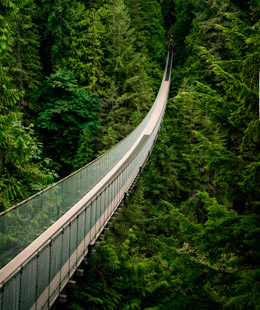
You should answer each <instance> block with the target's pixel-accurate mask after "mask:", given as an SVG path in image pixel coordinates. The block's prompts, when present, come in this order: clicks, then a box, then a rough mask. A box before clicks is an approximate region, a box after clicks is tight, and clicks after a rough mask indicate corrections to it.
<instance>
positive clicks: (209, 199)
mask: <svg viewBox="0 0 260 310" xmlns="http://www.w3.org/2000/svg"><path fill="white" fill-rule="evenodd" d="M170 35H173V41H174V63H173V72H172V83H171V93H170V98H169V102H168V107H167V111H166V114H165V118H164V122H163V126H162V129H161V132H160V135H159V138H158V140H157V143H156V145H155V148H154V150H153V153H152V155H151V157H150V159H149V161H148V164H147V166H146V168H145V170H144V172H143V174H142V176H141V178H140V180H139V182H138V183H137V186H136V188H135V191H134V193H133V194H132V195H131V197H130V199H129V200H128V201H127V205H126V207H125V208H124V209H123V212H122V213H121V214H120V216H119V218H118V221H117V222H116V223H115V225H114V227H113V229H112V232H111V233H110V234H109V235H108V237H107V239H106V240H105V241H103V242H102V246H101V247H100V248H98V251H97V254H96V255H95V256H93V257H92V260H91V264H90V266H89V267H88V269H87V271H86V272H85V276H84V279H83V280H82V281H81V285H80V286H77V288H76V289H74V290H72V291H71V293H70V294H69V299H70V302H69V304H67V309H74V310H75V309H77V310H81V309H93V310H96V309H120V310H123V309H124V310H135V309H146V310H160V309H162V310H172V309H200V310H201V309H260V294H259V291H260V243H259V240H260V224H259V223H260V210H259V208H260V155H259V151H260V139H259V138H260V122H259V108H258V100H259V98H258V79H259V68H260V2H259V0H250V1H243V0H207V1H206V0H185V1H184V0H183V1H182V0H161V1H156V0H88V1H83V0H82V1H80V0H70V1H69V0H20V1H18V0H17V1H14V0H11V1H7V0H0V210H5V209H7V208H8V207H10V206H12V205H14V204H15V203H17V202H19V201H21V200H23V199H25V198H27V197H29V196H31V195H33V194H34V193H36V192H38V191H39V190H41V189H44V188H45V187H47V186H48V185H50V184H52V183H53V182H54V181H56V180H58V179H60V178H62V177H64V176H66V175H68V174H69V173H71V172H73V171H75V170H77V169H78V168H80V167H82V166H83V165H85V164H86V163H88V162H90V161H91V160H93V159H95V158H96V157H97V156H99V155H100V154H102V153H103V152H105V151H106V150H108V149H109V148H111V147H112V146H113V145H115V144H116V143H117V142H118V141H120V140H121V139H122V138H124V137H125V136H126V135H127V134H128V133H129V132H131V130H132V129H134V128H135V127H136V125H137V124H138V123H139V122H140V121H141V120H142V118H143V117H144V116H145V115H146V113H147V111H148V110H149V108H150V107H151V105H152V103H153V100H154V99H155V95H156V93H157V91H158V87H159V85H160V81H161V78H162V73H163V67H164V64H165V60H166V52H167V51H166V47H167V41H168V40H169V38H170ZM258 175H259V176H258Z"/></svg>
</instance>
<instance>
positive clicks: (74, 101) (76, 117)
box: [37, 69, 99, 175]
mask: <svg viewBox="0 0 260 310" xmlns="http://www.w3.org/2000/svg"><path fill="white" fill-rule="evenodd" d="M98 110H99V105H98V97H97V96H96V95H94V94H90V93H87V92H86V91H85V90H84V89H82V88H81V87H80V86H79V85H78V83H77V81H76V80H75V78H74V76H73V75H72V73H71V72H70V71H69V70H67V69H60V70H59V71H57V72H56V73H54V74H51V75H50V77H47V78H46V81H45V84H44V86H43V88H42V93H41V96H40V102H39V110H38V115H39V116H38V120H37V124H38V126H39V128H40V129H41V134H42V135H43V136H44V140H45V143H46V144H45V152H46V153H47V155H48V156H50V157H51V158H53V159H54V160H55V161H56V163H62V165H63V166H62V168H63V170H62V171H61V173H62V175H66V174H67V173H68V172H71V169H72V168H73V165H74V164H75V165H76V163H75V159H74V158H75V157H76V154H77V151H78V147H79V142H80V139H81V137H82V135H83V133H84V131H85V130H86V132H88V133H89V134H90V135H95V133H96V130H97V111H98Z"/></svg>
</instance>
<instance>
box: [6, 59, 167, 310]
mask: <svg viewBox="0 0 260 310" xmlns="http://www.w3.org/2000/svg"><path fill="white" fill-rule="evenodd" d="M167 61H168V62H169V61H171V57H169V55H168V58H167ZM166 68H167V65H166ZM165 75H166V72H165V73H164V77H165ZM163 83H164V80H163V82H162V84H163ZM161 88H162V86H161ZM159 96H160V91H159V93H158V96H157V98H159ZM167 96H168V92H167ZM167 96H166V97H165V98H164V99H163V100H164V108H163V109H162V110H161V111H160V115H159V119H158V121H157V123H156V126H155V128H154V130H153V131H152V134H151V135H149V137H147V139H146V140H144V143H143V144H142V143H141V144H140V147H139V148H137V150H136V151H135V152H134V153H133V154H132V156H131V158H130V160H128V161H127V163H126V164H123V165H122V166H121V168H120V169H118V172H117V173H116V174H115V175H113V177H111V179H110V180H108V182H106V183H105V185H104V186H103V188H102V190H100V191H99V192H97V193H96V194H95V195H94V196H93V197H92V198H91V199H90V200H89V201H88V202H87V203H85V204H83V205H82V207H80V208H79V210H78V212H77V213H76V214H74V215H73V216H72V217H71V218H70V219H69V220H68V221H66V222H65V224H64V225H63V226H62V227H60V229H58V230H57V231H56V232H55V233H54V234H53V235H52V236H51V237H50V238H48V240H45V242H43V243H42V244H40V247H39V248H38V249H37V251H34V252H33V253H31V254H30V256H29V258H28V259H27V260H25V261H23V263H22V265H20V266H17V267H18V268H17V269H15V270H14V272H13V273H12V274H10V275H9V276H8V277H7V278H6V279H5V281H3V282H2V283H1V284H0V309H2V310H12V309H13V310H17V309H21V310H24V309H49V308H50V307H51V305H52V304H53V302H54V301H55V299H56V298H57V296H58V295H59V293H60V292H61V291H62V289H63V288H64V286H65V285H66V283H67V282H68V280H69V279H70V278H71V276H72V275H73V273H74V272H75V270H76V269H77V267H78V266H79V264H80V263H81V262H82V260H83V258H84V257H85V256H86V254H87V253H88V245H89V244H90V243H91V242H93V240H95V239H96V238H97V236H98V235H99V234H100V232H101V231H102V230H103V228H104V227H105V225H106V224H107V222H108V221H109V219H110V217H111V216H112V215H113V213H114V211H115V210H116V208H117V207H118V205H119V204H120V202H121V201H122V199H123V197H124V193H126V192H127V190H128V189H129V187H130V186H131V184H132V182H133V181H134V179H135V178H136V176H137V175H138V173H139V170H140V167H142V166H143V164H144V162H145V160H146V158H147V157H148V154H149V152H150V150H151V148H152V145H153V143H154V141H155V138H156V136H157V134H158V131H159V126H160V124H161V121H162V118H163V113H164V109H165V106H166V101H167ZM155 109H156V101H155V103H154V105H153V107H152V108H151V110H150V111H149V113H148V114H147V116H146V117H145V119H144V120H143V121H142V123H141V124H140V125H139V126H138V127H137V128H136V129H135V130H134V131H133V132H132V133H131V134H130V135H129V136H128V137H126V138H125V139H124V140H123V141H122V142H121V143H119V144H118V145H117V146H115V147H114V148H113V149H111V150H110V151H108V152H107V153H105V154H104V155H102V156H101V157H99V158H98V159H96V160H95V161H93V162H92V163H90V164H89V165H87V166H85V167H83V168H82V169H80V170H79V171H77V172H76V173H74V174H72V175H71V176H69V177H67V178H66V179H64V180H62V181H60V182H58V183H56V184H55V185H54V186H51V187H50V188H48V189H46V190H44V191H42V192H41V193H39V194H37V195H35V196H34V197H32V198H30V199H28V200H26V201H25V202H23V203H21V204H19V205H17V206H15V207H13V208H12V209H11V210H10V211H7V212H3V213H2V214H1V215H0V237H1V238H0V240H1V241H0V249H1V252H0V261H1V266H3V265H5V264H6V263H7V262H9V261H10V260H12V259H13V258H14V257H15V256H16V255H17V254H18V253H19V252H21V251H22V250H23V249H25V248H26V247H27V246H28V245H29V244H31V243H32V242H33V241H34V240H35V239H36V240H35V242H36V241H37V240H38V239H37V238H38V237H39V235H41V234H42V233H43V232H44V231H45V230H47V229H48V227H50V226H52V225H53V223H54V222H56V221H57V220H58V219H59V218H61V217H62V216H63V215H64V214H66V212H68V210H70V209H71V208H72V207H73V206H74V205H75V204H76V203H77V202H79V201H80V200H81V199H82V197H84V196H85V195H86V194H87V193H88V192H89V191H90V190H91V189H92V188H93V187H94V186H95V185H96V184H97V183H98V182H99V181H100V180H101V179H102V178H103V177H104V176H106V175H107V174H108V172H109V171H111V169H112V168H113V167H114V166H115V165H116V164H117V163H118V162H119V161H120V160H121V159H122V158H123V157H124V155H125V154H127V152H128V151H129V150H130V149H131V148H132V146H133V145H134V143H135V142H136V141H137V139H138V138H139V137H140V135H141V133H142V132H143V131H144V129H145V127H146V126H147V124H148V122H149V120H150V118H151V116H152V115H153V113H154V111H155ZM20 255H21V254H20ZM9 264H10V263H9ZM6 267H7V266H6ZM0 280H1V271H0ZM1 281H2V280H1Z"/></svg>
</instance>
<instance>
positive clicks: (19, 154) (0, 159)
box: [0, 1, 53, 209]
mask: <svg viewBox="0 0 260 310" xmlns="http://www.w3.org/2000/svg"><path fill="white" fill-rule="evenodd" d="M17 18H19V7H18V6H17V5H16V4H15V3H14V2H10V1H8V2H5V1H2V2H1V11H0V32H1V34H2V36H1V39H0V42H1V43H0V115H1V117H0V133H1V139H0V175H1V178H0V189H1V195H0V208H1V209H3V208H6V207H9V206H10V204H12V203H15V202H17V201H18V200H20V199H22V198H26V197H28V196H29V195H32V194H33V193H34V192H35V191H36V190H39V189H41V188H43V187H44V186H46V185H47V184H48V182H50V181H52V179H53V175H52V174H51V173H50V172H49V171H48V170H45V168H44V167H43V165H42V163H41V161H40V159H41V157H40V150H41V147H40V145H39V143H38V142H37V141H36V140H35V138H34V132H33V129H32V125H30V126H28V127H24V126H23V114H22V113H21V112H20V107H19V105H18V101H19V100H20V99H21V98H22V96H23V93H22V92H21V91H19V90H18V89H17V88H16V85H15V82H14V80H13V78H12V71H11V70H12V68H10V67H9V59H10V57H11V55H12V51H13V49H14V43H15V35H14V32H13V31H12V30H13V29H12V24H13V23H15V21H16V20H17Z"/></svg>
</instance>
